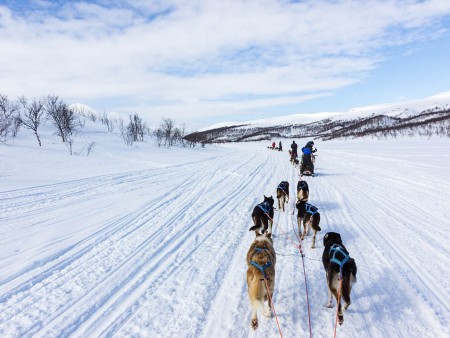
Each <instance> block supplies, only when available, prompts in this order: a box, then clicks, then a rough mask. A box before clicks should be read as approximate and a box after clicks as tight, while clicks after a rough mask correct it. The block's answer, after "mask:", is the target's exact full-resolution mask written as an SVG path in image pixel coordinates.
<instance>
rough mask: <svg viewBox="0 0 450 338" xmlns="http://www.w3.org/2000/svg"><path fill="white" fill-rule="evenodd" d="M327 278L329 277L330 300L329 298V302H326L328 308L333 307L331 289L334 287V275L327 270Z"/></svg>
mask: <svg viewBox="0 0 450 338" xmlns="http://www.w3.org/2000/svg"><path fill="white" fill-rule="evenodd" d="M326 279H327V290H328V300H327V303H326V304H325V306H326V307H328V308H332V307H333V292H332V291H331V289H332V283H333V277H332V275H330V274H329V273H328V272H327V276H326Z"/></svg>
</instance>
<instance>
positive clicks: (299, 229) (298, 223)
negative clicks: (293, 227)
mask: <svg viewBox="0 0 450 338" xmlns="http://www.w3.org/2000/svg"><path fill="white" fill-rule="evenodd" d="M302 221H303V218H301V217H297V226H298V235H299V237H302Z"/></svg>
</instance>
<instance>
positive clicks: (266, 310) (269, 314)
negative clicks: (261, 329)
mask: <svg viewBox="0 0 450 338" xmlns="http://www.w3.org/2000/svg"><path fill="white" fill-rule="evenodd" d="M273 278H275V276H273ZM273 278H271V279H269V281H268V284H269V290H270V297H269V295H268V294H267V289H266V288H264V289H265V290H266V291H265V295H264V302H267V304H265V306H264V316H266V317H268V318H271V317H272V303H271V301H270V300H271V299H272V298H273V289H274V282H273ZM261 283H265V281H261Z"/></svg>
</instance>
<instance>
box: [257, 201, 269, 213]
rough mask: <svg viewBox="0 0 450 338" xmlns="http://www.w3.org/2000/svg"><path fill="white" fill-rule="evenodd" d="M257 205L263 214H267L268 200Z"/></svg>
mask: <svg viewBox="0 0 450 338" xmlns="http://www.w3.org/2000/svg"><path fill="white" fill-rule="evenodd" d="M258 207H259V208H260V209H261V210H262V211H263V212H264V213H265V214H269V211H270V204H269V202H262V203H260V204H258Z"/></svg>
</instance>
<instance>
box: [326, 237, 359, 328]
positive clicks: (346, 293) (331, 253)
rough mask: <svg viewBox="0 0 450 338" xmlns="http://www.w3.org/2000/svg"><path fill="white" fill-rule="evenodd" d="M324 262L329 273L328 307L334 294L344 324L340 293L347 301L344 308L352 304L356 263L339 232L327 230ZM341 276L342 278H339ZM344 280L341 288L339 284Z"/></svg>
mask: <svg viewBox="0 0 450 338" xmlns="http://www.w3.org/2000/svg"><path fill="white" fill-rule="evenodd" d="M323 246H324V247H325V248H324V249H323V254H322V263H323V267H324V268H325V272H326V275H327V286H328V302H327V304H326V305H325V306H326V307H329V308H331V307H333V300H332V297H331V295H332V294H333V295H334V297H335V298H336V302H337V304H338V313H337V316H338V322H339V325H342V323H343V322H344V314H343V313H342V309H341V302H340V299H339V301H338V298H339V297H338V293H340V296H341V297H340V298H342V299H343V300H344V302H345V304H344V310H347V308H348V306H349V305H350V291H351V289H352V285H353V284H354V283H356V263H355V260H354V259H353V258H350V256H349V254H348V251H347V249H346V248H345V246H344V244H342V240H341V235H340V234H338V233H337V232H327V233H326V234H325V236H324V237H323ZM339 278H341V280H339ZM341 282H342V285H341V289H340V290H339V285H340V283H341Z"/></svg>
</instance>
